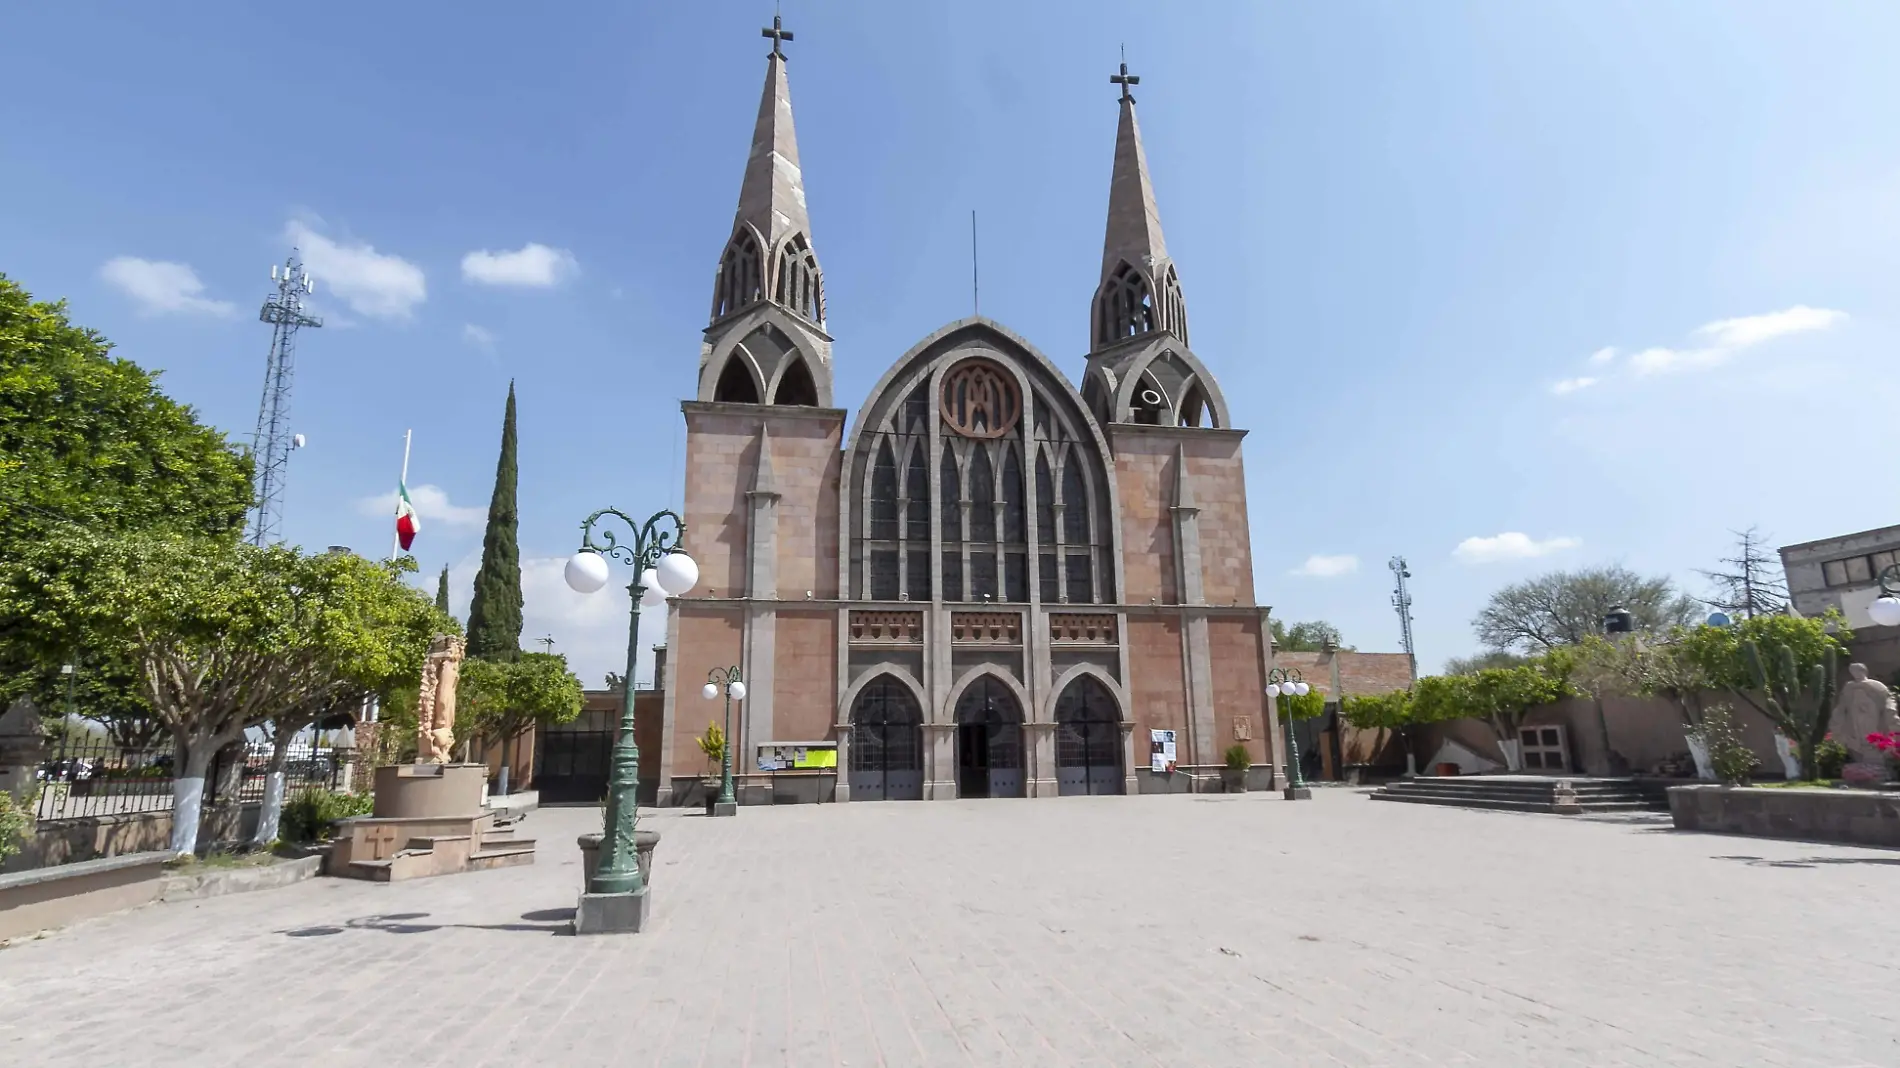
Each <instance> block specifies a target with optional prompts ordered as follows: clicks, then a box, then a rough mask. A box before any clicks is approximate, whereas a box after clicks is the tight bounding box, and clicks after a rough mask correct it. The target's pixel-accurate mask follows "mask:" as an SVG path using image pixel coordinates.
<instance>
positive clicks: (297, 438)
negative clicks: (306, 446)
mask: <svg viewBox="0 0 1900 1068" xmlns="http://www.w3.org/2000/svg"><path fill="white" fill-rule="evenodd" d="M290 447H291V448H293V449H301V448H303V435H302V434H292V435H291V436H290Z"/></svg>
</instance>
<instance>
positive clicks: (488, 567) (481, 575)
mask: <svg viewBox="0 0 1900 1068" xmlns="http://www.w3.org/2000/svg"><path fill="white" fill-rule="evenodd" d="M516 476H517V471H516V466H515V384H514V383H513V382H510V383H508V410H507V414H506V415H504V416H503V417H502V421H501V458H500V459H499V460H497V461H496V462H495V494H494V496H492V497H490V498H489V500H488V530H487V532H486V533H484V534H483V535H482V568H481V570H480V571H478V572H476V573H475V597H474V599H473V600H471V601H470V602H469V604H468V655H469V656H478V657H484V658H487V659H490V660H513V659H515V658H516V657H518V656H520V655H521V550H520V548H519V546H518V545H517V544H516V533H517V527H518V525H519V516H518V515H517V514H516V510H515V482H516Z"/></svg>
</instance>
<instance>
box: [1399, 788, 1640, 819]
mask: <svg viewBox="0 0 1900 1068" xmlns="http://www.w3.org/2000/svg"><path fill="white" fill-rule="evenodd" d="M1372 799H1373V800H1374V801H1399V802H1403V803H1405V804H1409V805H1443V806H1445V807H1447V808H1482V809H1496V810H1498V811H1502V812H1550V813H1557V812H1558V811H1559V809H1558V808H1557V805H1556V803H1555V802H1551V801H1526V800H1523V799H1521V798H1509V797H1487V796H1483V795H1478V794H1473V795H1471V796H1466V797H1446V796H1442V795H1436V794H1394V793H1384V792H1381V793H1375V794H1373V795H1372ZM1653 811H1655V806H1654V805H1651V804H1649V803H1648V802H1645V801H1581V802H1578V804H1577V806H1576V809H1575V812H1576V813H1588V812H1653ZM1563 813H1564V814H1566V815H1568V814H1572V810H1570V809H1568V808H1566V809H1564V810H1563Z"/></svg>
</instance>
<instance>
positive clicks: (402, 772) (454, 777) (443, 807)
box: [375, 764, 488, 819]
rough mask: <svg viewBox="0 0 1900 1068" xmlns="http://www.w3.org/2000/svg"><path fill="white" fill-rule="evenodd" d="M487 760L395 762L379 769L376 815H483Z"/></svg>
mask: <svg viewBox="0 0 1900 1068" xmlns="http://www.w3.org/2000/svg"><path fill="white" fill-rule="evenodd" d="M487 782H488V767H487V765H485V764H392V765H389V766H387V767H381V768H377V769H376V816H375V818H377V819H415V818H418V817H438V818H439V817H445V816H478V815H482V814H483V812H482V787H483V786H484V785H485V784H486V783H487Z"/></svg>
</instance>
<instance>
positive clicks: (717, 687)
mask: <svg viewBox="0 0 1900 1068" xmlns="http://www.w3.org/2000/svg"><path fill="white" fill-rule="evenodd" d="M721 693H723V694H725V695H726V725H725V727H724V728H723V729H724V730H725V732H726V733H725V744H724V745H722V746H721V747H720V753H719V800H717V801H715V802H713V809H712V814H713V815H715V816H736V815H738V814H739V802H738V801H737V800H736V799H734V798H733V796H732V703H733V702H734V701H743V700H745V680H744V679H742V678H740V676H739V668H738V666H737V665H735V666H733V667H722V668H720V667H716V668H713V669H712V670H711V671H709V672H707V673H706V686H705V688H704V689H702V690H701V691H700V695H701V696H703V697H704V698H706V700H708V701H710V700H712V699H713V698H715V697H718V696H719V695H720V694H721Z"/></svg>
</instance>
